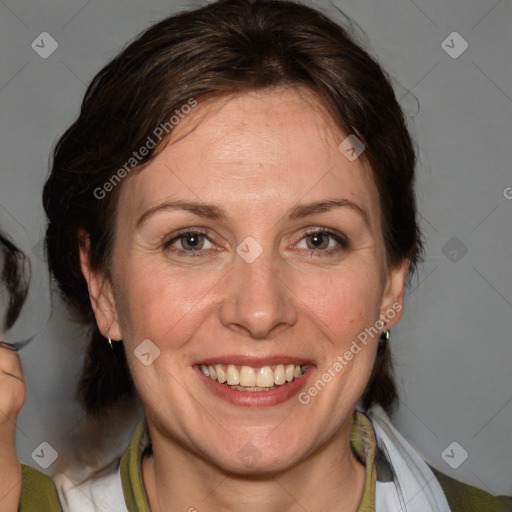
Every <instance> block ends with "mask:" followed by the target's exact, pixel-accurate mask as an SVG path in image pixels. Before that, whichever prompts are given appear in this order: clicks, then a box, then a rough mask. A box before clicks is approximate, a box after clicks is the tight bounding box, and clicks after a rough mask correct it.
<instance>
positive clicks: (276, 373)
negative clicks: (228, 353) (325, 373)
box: [200, 364, 307, 392]
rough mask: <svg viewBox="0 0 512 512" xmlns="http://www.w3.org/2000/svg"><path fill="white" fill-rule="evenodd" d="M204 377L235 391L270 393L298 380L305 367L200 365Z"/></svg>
mask: <svg viewBox="0 0 512 512" xmlns="http://www.w3.org/2000/svg"><path fill="white" fill-rule="evenodd" d="M200 368H201V371H202V372H203V374H204V375H205V376H206V377H209V378H210V379H212V380H214V381H216V382H219V383H220V384H225V385H226V386H229V387H231V389H236V390H237V391H247V392H254V391H270V390H271V389H275V388H276V387H277V386H282V385H283V384H286V383H287V382H292V381H293V380H295V379H300V378H301V377H302V376H303V375H304V373H305V372H306V369H307V366H306V365H302V364H287V365H284V364H277V365H272V366H269V365H267V366H260V367H253V366H246V365H243V366H238V365H234V364H209V365H206V364H202V365H200Z"/></svg>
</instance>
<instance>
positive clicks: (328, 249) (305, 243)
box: [297, 228, 349, 256]
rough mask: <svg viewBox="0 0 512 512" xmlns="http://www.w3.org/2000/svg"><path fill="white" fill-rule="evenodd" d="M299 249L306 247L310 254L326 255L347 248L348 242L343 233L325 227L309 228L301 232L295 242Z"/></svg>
mask: <svg viewBox="0 0 512 512" xmlns="http://www.w3.org/2000/svg"><path fill="white" fill-rule="evenodd" d="M297 247H298V248H299V249H306V250H308V251H309V252H310V253H311V254H314V253H316V254H317V255H322V256H323V255H325V256H328V255H330V254H334V253H337V252H340V251H343V250H344V249H348V248H349V242H348V239H347V237H346V236H345V235H343V234H342V233H339V232H337V231H330V230H327V229H325V228H323V229H321V228H316V229H310V230H308V231H306V232H305V233H303V234H302V238H301V239H300V241H299V243H298V244H297Z"/></svg>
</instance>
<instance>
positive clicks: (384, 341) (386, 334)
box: [377, 329, 390, 352]
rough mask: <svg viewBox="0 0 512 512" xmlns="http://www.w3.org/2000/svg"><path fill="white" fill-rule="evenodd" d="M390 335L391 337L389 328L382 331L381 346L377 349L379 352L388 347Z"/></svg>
mask: <svg viewBox="0 0 512 512" xmlns="http://www.w3.org/2000/svg"><path fill="white" fill-rule="evenodd" d="M389 337H390V332H389V329H384V330H383V331H382V332H381V333H380V338H379V346H378V349H377V350H378V351H379V352H382V351H384V349H385V348H386V346H387V344H388V341H389Z"/></svg>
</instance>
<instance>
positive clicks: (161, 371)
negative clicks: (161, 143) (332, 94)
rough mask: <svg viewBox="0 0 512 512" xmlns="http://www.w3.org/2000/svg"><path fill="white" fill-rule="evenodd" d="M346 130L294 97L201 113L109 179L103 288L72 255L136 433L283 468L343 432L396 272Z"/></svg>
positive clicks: (230, 464) (310, 100)
mask: <svg viewBox="0 0 512 512" xmlns="http://www.w3.org/2000/svg"><path fill="white" fill-rule="evenodd" d="M345 138H346V134H343V133H341V132H340V131H339V130H338V129H337V128H335V127H334V126H333V124H332V123H331V122H330V121H329V119H328V116H327V115H326V114H325V113H324V112H323V111H322V109H321V108H320V105H319V103H318V101H317V100H316V99H315V98H314V97H313V96H312V95H311V94H310V93H308V92H307V91H305V90H291V89H285V90H272V91H266V92H259V93H245V94H241V95H237V96H231V97H230V98H229V99H219V100H215V101H213V102H210V103H209V104H204V105H199V106H197V107H196V108H195V109H194V110H193V111H192V112H191V113H190V114H189V115H188V116H187V117H184V119H181V120H180V122H179V124H178V125H177V126H176V127H175V129H174V132H173V135H172V138H171V140H170V142H169V144H168V145H167V146H166V148H165V149H164V150H163V151H162V152H161V153H160V154H159V155H158V156H157V157H156V158H155V159H154V160H153V161H152V162H151V163H150V165H149V166H148V167H147V168H146V169H144V170H143V171H141V172H139V173H138V174H135V175H133V176H130V177H129V178H127V179H126V181H125V182H124V183H123V184H122V191H121V193H120V198H119V204H118V211H117V217H116V240H115V245H114V251H113V259H112V262H113V271H112V274H111V277H112V279H111V282H112V286H111V285H110V284H107V285H106V286H101V283H102V282H103V277H102V276H100V275H91V274H90V273H89V270H88V266H87V257H86V255H85V254H82V256H83V269H84V274H85V275H86V277H87V279H88V282H89V289H90V293H91V296H92V299H93V300H92V302H93V305H94V307H95V312H96V317H97V321H98V326H99V328H100V329H101V330H102V332H105V328H106V327H109V332H110V335H111V337H112V339H122V340H123V343H124V344H125V348H126V353H127V357H128V361H129V366H130V369H131V372H132V375H133V379H134V381H135V384H136V387H137V390H138V392H139V394H140V396H141V398H142V401H143V403H144V406H145V412H146V416H147V419H148V422H149V423H150V427H151V426H152V427H153V428H154V430H155V431H157V432H159V434H160V436H162V438H165V439H168V440H169V441H170V442H172V443H173V444H174V445H176V446H178V445H179V446H181V447H185V448H186V450H188V451H189V452H190V453H193V454H195V455H197V456H198V457H200V458H202V459H205V460H207V461H209V462H211V463H213V464H214V465H216V466H218V467H222V468H224V469H227V470H230V471H235V472H245V471H253V472H254V471H256V470H258V469H259V470H261V471H266V470H268V469H269V468H272V469H273V470H279V469H285V468H286V467H288V466H293V465H294V464H296V463H298V462H300V461H301V460H304V459H305V458H306V457H308V456H310V455H311V454H314V453H315V452H317V451H318V450H319V449H320V448H321V447H322V446H324V445H325V444H326V443H328V442H329V440H330V439H332V438H333V437H334V434H336V433H337V432H340V431H344V432H345V433H348V432H349V429H350V427H351V421H352V412H353V410H354V407H355V406H356V404H357V402H358V401H359V399H360V397H361V395H362V393H363V390H364V388H365V386H366V384H367V382H368V379H369V376H370V372H371V369H372V366H373V363H374V360H375V353H376V347H377V343H378V334H376V331H377V330H381V329H382V322H379V318H381V317H386V319H387V320H389V322H388V325H387V327H390V326H392V325H393V324H394V323H396V321H397V320H398V318H399V316H400V314H399V310H400V309H401V303H402V293H403V283H404V277H405V273H406V265H405V264H404V265H401V266H398V267H395V268H388V266H387V265H386V255H385V252H384V242H383V238H382V233H381V215H380V210H379V200H378V193H377V190H376V187H375V184H374V182H373V179H372V175H371V171H370V169H369V168H367V166H366V165H365V164H364V163H363V160H362V159H361V158H357V159H356V160H353V161H350V160H349V159H347V157H346V156H345V155H344V154H343V153H342V152H341V151H340V150H339V149H338V146H339V144H340V143H341V142H342V141H343V140H344V139H345ZM144 340H146V341H144ZM147 340H149V341H147ZM141 343H142V345H141ZM212 370H213V371H212ZM205 374H208V375H205ZM226 379H227V382H219V381H224V380H226ZM228 383H229V384H228ZM248 461H249V462H250V464H249V463H248ZM249 466H251V467H250V468H249Z"/></svg>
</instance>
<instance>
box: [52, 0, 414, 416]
mask: <svg viewBox="0 0 512 512" xmlns="http://www.w3.org/2000/svg"><path fill="white" fill-rule="evenodd" d="M282 85H284V86H286V85H290V86H303V87H307V88H308V89H310V90H311V91H313V92H314V93H315V94H316V96H317V97H318V98H319V100H320V101H321V102H322V104H323V105H324V107H326V108H327V110H328V112H329V113H330V115H331V116H332V119H333V120H334V121H335V122H336V123H337V125H338V126H339V127H340V129H341V130H342V131H343V132H344V133H345V134H352V133H354V134H357V136H358V137H359V139H360V140H361V141H362V142H363V143H364V144H365V146H366V150H365V152H364V153H363V154H362V155H361V158H364V159H365V160H366V161H367V162H368V163H369V165H370V166H371V169H372V171H373V176H374V179H375V183H376V185H377V188H378V191H379V197H380V204H381V212H382V219H383V235H384V240H385V246H386V252H387V257H388V262H389V264H390V265H394V264H397V263H399V262H401V261H403V260H404V259H409V260H410V261H411V268H412V269H413V268H414V266H415V264H416V263H417V261H418V259H419V256H420V252H421V247H422V245H421V240H420V235H419V229H418V225H417V220H416V207H415V199H414V191H413V182H414V167H415V151H414V148H413V144H412V141H411V138H410V135H409V133H408V130H407V127H406V123H405V119H404V116H403V113H402V110H401V108H400V106H399V104H398V102H397V100H396V97H395V94H394V92H393V89H392V86H391V84H390V81H389V79H388V76H387V75H386V74H385V72H384V71H383V70H382V69H381V67H380V66H379V64H378V63H377V62H376V60H375V59H374V58H372V57H371V56H370V55H369V54H368V53H367V52H366V51H364V50H363V49H362V48H361V47H360V46H359V45H358V44H357V43H356V42H355V39H353V38H352V37H351V36H350V35H349V33H348V31H347V30H345V29H344V28H342V27H341V26H339V25H338V24H336V23H335V22H333V21H332V20H330V19H329V18H328V17H327V16H325V15H324V14H322V13H320V12H318V11H317V10H315V9H312V8H310V7H307V6H305V5H302V4H299V3H295V2H292V1H285V0H282V1H279V0H257V1H251V0H221V1H218V2H216V3H211V4H209V5H206V6H205V7H202V8H199V9H196V10H193V11H190V12H184V13H180V14H177V15H175V16H171V17H169V18H167V19H164V20H163V21H161V22H159V23H157V24H155V25H153V26H152V27H150V28H149V29H148V30H146V31H145V32H143V33H142V34H141V35H140V36H138V37H137V38H136V39H135V40H134V41H133V42H132V43H131V44H130V45H129V46H127V47H126V48H125V49H124V50H123V51H122V52H121V53H120V54H119V55H118V56H117V57H115V58H114V60H112V62H110V63H109V64H108V65H106V66H105V67H104V68H103V69H102V70H101V71H100V72H99V73H98V74H97V75H96V77H95V78H94V79H93V81H92V83H91V84H90V85H89V87H88V89H87V92H86V94H85V97H84V100H83V103H82V107H81V111H80V115H79V117H78V119H77V120H76V121H75V122H74V123H73V125H72V126H71V127H70V128H69V129H68V130H67V131H66V132H65V133H64V134H63V135H62V137H61V138H60V140H59V141H58V143H57V145H56V147H55V150H54V158H53V167H52V170H51V174H50V176H49V178H48V181H47V182H46V184H45V187H44V193H43V203H44V208H45V211H46V213H47V215H48V219H49V224H48V228H47V232H46V246H47V254H48V260H49V265H50V268H51V271H52V272H53V275H54V276H55V278H56V279H57V281H58V283H59V286H60V288H61V290H62V292H63V294H64V296H65V299H66V300H67V302H68V304H69V305H70V306H71V307H73V308H74V310H75V311H76V312H77V313H78V314H79V317H80V319H81V320H82V321H84V322H85V323H87V324H89V325H91V327H92V332H91V341H90V345H89V349H88V352H87V355H86V359H85V362H84V369H83V374H82V378H81V381H80V384H79V396H80V398H81V399H82V401H83V403H84V405H85V407H86V410H87V411H88V412H89V413H100V412H102V411H105V410H106V409H107V408H108V407H109V406H112V405H114V404H116V403H118V402H119V401H120V400H122V399H123V398H130V397H132V396H133V394H134V387H133V383H132V381H131V377H130V375H129V371H128V368H127V363H126V356H125V353H124V348H123V345H122V343H116V344H114V347H115V351H114V352H113V353H112V352H111V351H110V347H109V346H108V344H107V343H106V342H105V339H104V337H103V335H102V334H101V333H100V332H99V331H98V329H97V327H96V326H95V322H94V316H93V312H92V308H91V305H90V300H89V296H88V291H87V286H86V282H85V279H84V277H83V276H82V274H81V270H80V265H79V253H78V247H79V243H80V241H79V237H78V232H79V230H80V229H83V230H85V231H86V232H87V233H88V234H89V235H90V258H91V265H92V267H93V268H94V269H96V270H101V271H103V272H104V273H105V275H106V276H107V277H108V268H109V260H110V256H111V250H112V246H113V243H114V237H115V232H114V214H115V211H116V203H117V198H118V194H119V190H120V188H121V187H122V183H119V184H118V185H117V186H115V187H109V192H108V193H105V194H104V193H103V192H102V193H101V198H98V192H97V191H98V190H106V188H105V187H104V185H105V183H107V182H108V181H109V180H111V179H112V177H113V175H114V174H115V173H116V172H117V175H118V177H119V176H121V175H124V174H126V173H127V172H130V169H127V168H126V166H125V168H124V169H125V171H126V172H125V173H121V174H120V173H119V171H118V170H119V169H120V168H121V167H122V166H123V165H124V164H125V163H126V162H127V161H129V160H130V158H132V157H133V151H134V150H137V149H138V148H140V147H142V146H143V145H145V144H146V142H147V140H148V137H149V138H152V139H153V140H154V139H155V133H154V131H155V128H156V127H158V126H161V125H162V124H163V123H168V121H169V119H170V117H171V116H172V115H173V114H175V113H176V111H179V109H180V108H181V107H182V106H183V105H185V104H186V103H187V102H188V101H190V99H191V98H193V99H195V100H196V101H198V102H201V101H202V100H204V99H205V98H207V97H210V98H211V97H216V96H220V95H224V94H230V93H235V92H244V91H250V90H257V89H263V88H270V87H275V86H282ZM168 124H169V123H168ZM163 143H165V138H163V139H162V141H158V144H156V147H155V148H153V149H151V150H150V151H149V153H148V154H147V155H146V156H144V157H143V158H141V159H140V161H139V162H137V166H136V168H137V169H139V168H140V167H142V166H143V165H144V164H145V163H147V162H148V161H150V160H151V159H152V158H153V157H154V156H155V154H156V152H157V151H158V150H159V149H160V148H161V147H162V144H163ZM125 179H126V178H125ZM95 191H96V192H95ZM396 398H397V393H396V387H395V384H394V380H393V374H392V368H391V355H390V351H389V348H385V349H379V350H378V354H377V359H376V362H375V367H374V370H373V373H372V376H371V378H370V381H369V383H368V387H367V389H366V391H365V393H364V395H363V397H362V403H363V406H364V407H365V408H368V407H369V406H370V405H371V404H373V403H378V404H380V405H381V406H383V407H384V408H385V409H386V410H388V411H389V410H390V408H391V407H392V405H393V404H394V402H395V401H396Z"/></svg>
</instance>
